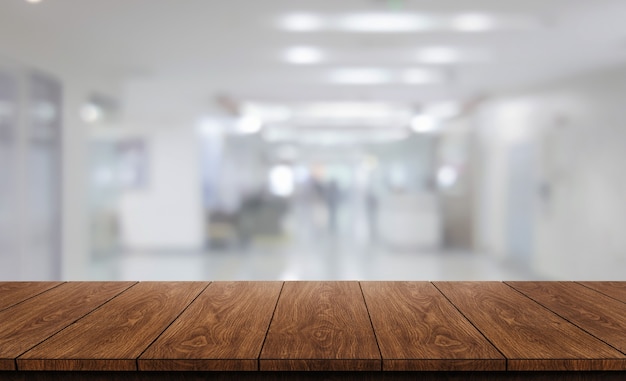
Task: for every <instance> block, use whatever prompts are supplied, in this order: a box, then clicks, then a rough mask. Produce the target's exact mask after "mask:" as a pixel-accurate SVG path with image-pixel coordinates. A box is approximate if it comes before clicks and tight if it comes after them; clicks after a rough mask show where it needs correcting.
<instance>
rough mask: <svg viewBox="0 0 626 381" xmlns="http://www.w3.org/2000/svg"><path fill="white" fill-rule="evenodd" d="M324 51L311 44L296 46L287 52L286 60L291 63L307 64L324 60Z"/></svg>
mask: <svg viewBox="0 0 626 381" xmlns="http://www.w3.org/2000/svg"><path fill="white" fill-rule="evenodd" d="M322 58H323V55H322V51H321V50H319V49H318V48H314V47H310V46H296V47H293V48H290V49H288V50H287V52H286V53H285V60H287V62H289V63H293V64H300V65H307V64H315V63H318V62H320V61H322Z"/></svg>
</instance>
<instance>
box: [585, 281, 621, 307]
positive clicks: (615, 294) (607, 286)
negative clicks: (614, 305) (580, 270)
mask: <svg viewBox="0 0 626 381" xmlns="http://www.w3.org/2000/svg"><path fill="white" fill-rule="evenodd" d="M578 283H580V284H582V285H583V286H585V287H589V288H592V289H594V290H596V291H599V292H601V293H603V294H605V295H608V296H610V297H611V298H614V299H617V300H619V301H622V302H624V303H626V282H578Z"/></svg>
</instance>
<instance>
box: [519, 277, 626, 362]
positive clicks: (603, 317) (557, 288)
mask: <svg viewBox="0 0 626 381" xmlns="http://www.w3.org/2000/svg"><path fill="white" fill-rule="evenodd" d="M507 284H509V285H510V286H511V287H513V288H515V289H516V290H518V291H520V292H522V293H523V294H525V295H526V296H528V297H529V298H531V299H533V300H535V301H537V302H538V303H540V304H541V305H543V306H545V307H547V308H548V309H550V310H551V311H554V312H556V313H557V314H558V315H559V316H562V317H564V318H565V319H567V320H568V321H570V322H571V323H574V324H575V325H577V326H578V327H580V328H582V329H583V330H585V331H587V332H589V333H591V334H592V335H594V336H595V337H597V338H599V339H601V340H602V341H604V342H606V343H608V344H609V345H611V346H613V347H614V348H617V349H619V350H620V351H622V352H626V303H622V302H620V301H617V300H615V299H613V298H610V297H608V296H606V295H604V294H600V293H599V292H597V291H594V290H592V289H589V288H587V287H585V286H583V285H580V284H577V283H572V282H507Z"/></svg>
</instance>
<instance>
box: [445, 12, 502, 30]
mask: <svg viewBox="0 0 626 381" xmlns="http://www.w3.org/2000/svg"><path fill="white" fill-rule="evenodd" d="M451 26H452V28H453V29H455V30H458V31H460V32H483V31H487V30H491V29H494V28H495V27H496V19H495V18H494V17H493V16H491V15H488V14H485V13H464V14H460V15H458V16H455V17H453V18H452V25H451Z"/></svg>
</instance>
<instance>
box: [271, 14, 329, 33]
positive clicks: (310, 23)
mask: <svg viewBox="0 0 626 381" xmlns="http://www.w3.org/2000/svg"><path fill="white" fill-rule="evenodd" d="M323 25H324V23H323V21H322V18H321V17H320V16H318V15H315V14H312V13H294V14H290V15H287V16H285V17H283V18H282V19H281V20H280V27H281V28H283V29H285V30H288V31H291V32H313V31H317V30H320V29H322V27H323Z"/></svg>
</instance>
